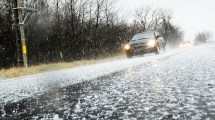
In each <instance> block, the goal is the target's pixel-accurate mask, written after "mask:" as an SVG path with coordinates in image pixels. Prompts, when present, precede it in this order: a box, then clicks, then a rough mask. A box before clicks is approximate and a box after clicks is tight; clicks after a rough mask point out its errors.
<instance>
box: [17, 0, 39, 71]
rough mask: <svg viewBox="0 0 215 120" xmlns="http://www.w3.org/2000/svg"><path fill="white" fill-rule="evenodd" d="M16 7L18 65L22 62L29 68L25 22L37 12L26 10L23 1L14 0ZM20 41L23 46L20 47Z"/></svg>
mask: <svg viewBox="0 0 215 120" xmlns="http://www.w3.org/2000/svg"><path fill="white" fill-rule="evenodd" d="M14 7H15V8H14V11H15V16H14V17H15V21H16V39H17V42H16V44H17V61H18V65H19V64H20V62H22V63H23V65H24V67H25V68H27V67H28V57H27V45H26V38H25V21H26V19H27V17H28V16H29V15H30V13H31V12H35V11H36V10H34V9H29V8H25V7H24V1H23V0H14ZM17 21H18V22H17ZM17 26H18V27H19V28H18V27H17ZM20 41H21V45H20ZM20 51H21V52H20ZM20 53H21V54H22V61H21V59H20V57H21V55H20Z"/></svg>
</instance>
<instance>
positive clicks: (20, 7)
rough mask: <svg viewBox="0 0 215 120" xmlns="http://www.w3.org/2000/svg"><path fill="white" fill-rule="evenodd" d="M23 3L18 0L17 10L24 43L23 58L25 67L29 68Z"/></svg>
mask: <svg viewBox="0 0 215 120" xmlns="http://www.w3.org/2000/svg"><path fill="white" fill-rule="evenodd" d="M23 6H24V5H23V1H22V0H17V8H18V13H19V30H20V36H21V43H22V56H23V64H24V67H25V68H27V67H28V58H27V47H26V39H25V31H24V21H23V15H24V12H23V11H24V7H23Z"/></svg>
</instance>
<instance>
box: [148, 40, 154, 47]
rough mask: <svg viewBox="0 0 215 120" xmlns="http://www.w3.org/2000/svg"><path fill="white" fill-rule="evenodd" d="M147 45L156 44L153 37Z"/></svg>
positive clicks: (152, 45)
mask: <svg viewBox="0 0 215 120" xmlns="http://www.w3.org/2000/svg"><path fill="white" fill-rule="evenodd" d="M147 45H148V46H150V47H154V46H155V45H156V41H155V40H154V39H151V40H149V42H148V43H147Z"/></svg>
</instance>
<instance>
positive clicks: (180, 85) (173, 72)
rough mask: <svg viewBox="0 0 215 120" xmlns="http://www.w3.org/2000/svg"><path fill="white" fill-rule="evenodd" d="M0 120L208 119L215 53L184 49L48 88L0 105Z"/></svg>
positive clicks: (213, 112)
mask: <svg viewBox="0 0 215 120" xmlns="http://www.w3.org/2000/svg"><path fill="white" fill-rule="evenodd" d="M144 57H147V56H144ZM144 57H143V58H144ZM133 59H136V58H133ZM104 69H105V68H104ZM0 117H1V119H51V120H52V119H56V120H57V119H74V120H76V119H77V120H79V119H82V120H86V119H94V120H97V119H98V120H101V119H128V120H130V119H131V120H135V119H159V120H164V119H180V120H184V119H193V120H198V119H208V120H210V119H211V120H212V119H215V48H213V47H199V48H192V49H187V50H184V51H182V52H177V53H175V54H172V55H170V56H165V57H161V58H158V59H154V60H151V61H148V62H143V63H142V64H140V65H138V66H131V67H129V68H127V69H124V70H121V71H118V72H115V73H112V74H109V75H105V76H101V77H98V78H97V79H94V80H89V81H85V82H82V83H79V84H76V85H71V86H67V87H63V88H50V90H49V91H47V92H46V93H45V94H42V95H39V96H37V95H35V96H33V97H31V98H27V99H24V100H22V101H19V102H15V103H7V104H2V105H0Z"/></svg>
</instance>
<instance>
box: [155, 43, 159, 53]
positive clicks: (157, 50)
mask: <svg viewBox="0 0 215 120" xmlns="http://www.w3.org/2000/svg"><path fill="white" fill-rule="evenodd" d="M155 54H156V55H158V54H160V47H159V45H157V47H156V49H155Z"/></svg>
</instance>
